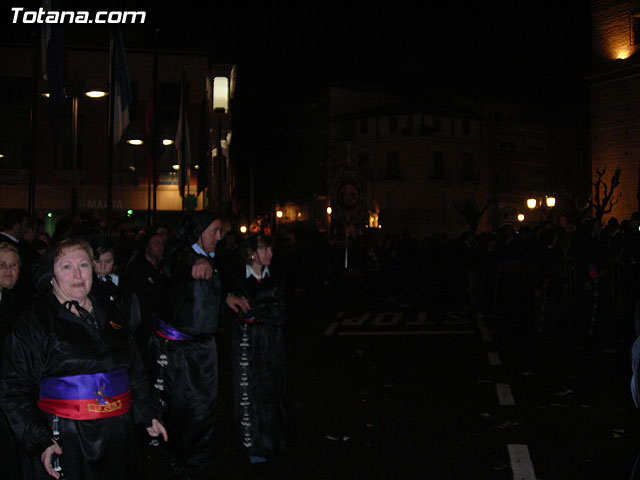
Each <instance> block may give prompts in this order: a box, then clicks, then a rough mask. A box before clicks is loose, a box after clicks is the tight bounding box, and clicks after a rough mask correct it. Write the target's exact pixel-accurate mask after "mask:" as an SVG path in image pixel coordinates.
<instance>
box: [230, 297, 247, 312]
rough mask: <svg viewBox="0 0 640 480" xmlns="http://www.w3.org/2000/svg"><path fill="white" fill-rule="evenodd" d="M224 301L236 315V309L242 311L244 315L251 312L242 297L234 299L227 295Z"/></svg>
mask: <svg viewBox="0 0 640 480" xmlns="http://www.w3.org/2000/svg"><path fill="white" fill-rule="evenodd" d="M225 301H226V303H227V306H228V307H229V308H230V309H231V310H233V311H234V312H236V313H237V312H238V309H240V310H242V311H243V312H244V313H247V311H249V310H251V306H250V305H249V301H248V300H247V299H246V298H244V297H236V296H235V295H231V294H229V295H227V299H226V300H225Z"/></svg>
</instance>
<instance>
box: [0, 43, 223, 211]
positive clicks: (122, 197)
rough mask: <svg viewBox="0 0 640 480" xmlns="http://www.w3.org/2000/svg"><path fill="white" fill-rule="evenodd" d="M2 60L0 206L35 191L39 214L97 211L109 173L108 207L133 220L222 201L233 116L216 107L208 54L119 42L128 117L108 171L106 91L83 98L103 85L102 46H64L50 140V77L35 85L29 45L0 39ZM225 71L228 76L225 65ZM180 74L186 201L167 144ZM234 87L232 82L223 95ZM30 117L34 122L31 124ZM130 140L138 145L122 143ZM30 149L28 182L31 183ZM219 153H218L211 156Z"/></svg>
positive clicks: (24, 203)
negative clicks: (152, 150) (155, 144)
mask: <svg viewBox="0 0 640 480" xmlns="http://www.w3.org/2000/svg"><path fill="white" fill-rule="evenodd" d="M154 53H155V55H154ZM0 57H1V58H2V62H1V64H0V65H1V66H0V91H2V92H3V95H2V99H0V102H1V103H2V107H1V108H0V122H1V125H2V131H1V132H0V209H7V208H21V209H27V208H28V207H29V206H30V195H33V207H34V209H35V212H36V213H38V214H39V215H40V216H47V214H51V215H52V216H53V217H55V216H67V215H70V214H72V213H74V212H75V213H79V214H80V215H93V216H104V215H106V212H107V206H108V192H107V189H108V187H107V185H108V175H111V184H112V187H111V205H112V211H113V214H114V215H115V216H116V217H122V216H125V215H126V214H127V212H129V215H131V214H132V213H133V215H134V216H135V217H136V221H137V222H138V223H145V222H146V221H149V220H150V217H151V216H152V215H153V216H155V215H158V216H159V217H161V218H165V217H167V216H168V215H169V216H170V214H172V213H176V214H177V213H179V212H181V211H183V210H184V209H191V208H202V207H203V206H205V205H211V203H212V202H214V203H215V207H216V208H217V209H218V210H224V209H229V208H230V203H231V191H232V189H233V184H234V177H233V171H232V165H231V163H230V162H229V151H230V138H231V135H230V134H231V114H230V110H229V109H228V108H227V109H226V110H220V109H217V110H215V111H214V107H213V94H214V92H213V77H214V76H215V75H219V74H220V73H219V72H218V73H216V72H215V71H214V70H215V68H218V70H220V66H216V67H213V66H212V65H211V63H210V59H209V54H208V53H207V52H172V51H161V52H154V51H153V50H149V49H146V50H142V49H133V48H132V49H126V60H127V66H128V73H129V78H130V84H131V90H132V103H131V104H130V106H129V115H130V123H129V125H128V127H127V128H126V130H125V131H124V133H123V137H122V139H121V140H120V141H119V142H118V143H117V144H116V145H115V146H114V149H113V157H112V159H113V160H112V167H111V172H109V168H108V165H109V162H108V148H107V147H108V135H107V132H108V99H107V98H108V97H102V98H90V97H88V96H86V95H85V93H86V92H87V91H90V90H100V91H108V87H109V51H108V49H100V48H73V47H68V48H67V49H66V62H67V75H68V81H67V90H66V95H67V98H66V99H65V100H64V103H63V108H62V114H61V116H60V117H59V118H58V119H57V120H53V122H55V123H56V124H57V125H56V126H57V130H58V141H57V142H56V141H54V138H55V137H54V134H53V130H52V117H51V115H50V113H51V112H50V98H47V96H46V95H44V94H45V92H47V88H48V83H47V82H46V81H45V80H44V79H42V77H41V76H40V75H37V76H35V78H37V81H36V82H35V85H34V81H33V78H34V74H33V72H34V68H38V67H39V65H38V67H36V66H35V65H37V60H36V62H34V52H33V49H32V46H31V45H1V46H0ZM154 59H155V61H157V63H156V64H155V68H154ZM154 70H155V72H156V74H155V75H154ZM225 71H226V72H227V75H228V76H229V77H230V79H229V80H230V82H232V81H233V78H232V69H231V67H230V66H229V67H227V68H226V70H225ZM183 75H184V78H185V79H186V92H187V94H186V98H187V99H188V100H187V107H186V112H187V116H188V123H189V138H190V154H191V168H190V169H189V172H188V174H187V175H186V178H187V179H188V180H187V182H186V186H185V193H184V199H183V196H182V195H181V194H180V189H179V179H180V172H179V169H178V164H179V161H178V151H177V149H176V146H175V144H173V143H172V142H173V141H174V140H175V137H176V132H177V127H178V119H179V113H180V98H181V83H182V80H183ZM154 88H155V93H156V103H155V105H156V111H155V114H156V117H155V118H158V119H159V121H158V125H159V128H158V130H157V135H156V137H157V138H158V139H159V140H160V139H161V140H163V141H164V144H163V145H162V146H161V147H160V148H159V150H158V153H157V174H156V176H155V177H156V182H155V185H154V181H153V178H154V175H153V169H152V168H151V161H150V156H149V148H148V146H149V144H150V139H151V132H150V126H149V125H150V118H152V116H151V113H152V108H151V107H152V105H153V92H154ZM232 88H233V84H232V83H231V84H230V86H229V91H230V92H232ZM74 104H75V105H76V106H77V108H76V109H74V108H73V107H74ZM32 115H33V117H32ZM31 118H34V119H35V124H34V126H33V129H32V126H31V123H30V121H31ZM75 132H77V134H75ZM135 139H137V140H142V142H143V143H142V144H138V145H135V144H132V143H129V141H130V140H135ZM159 140H158V141H159ZM138 143H139V142H138ZM32 146H33V147H35V150H34V151H33V156H34V158H35V169H34V170H33V173H34V178H35V186H34V187H35V188H32V189H31V190H30V187H29V177H30V169H29V167H30V165H31V150H30V149H31V148H32ZM74 150H75V152H76V154H75V155H74ZM218 151H221V152H222V154H221V155H218V154H217V152H218ZM74 159H75V160H74ZM203 173H204V175H205V177H204V178H202V175H203ZM199 176H200V182H199V181H198V178H199ZM199 184H200V188H198V185H199ZM211 185H213V186H214V188H211ZM214 189H215V192H214V191H213V190H214ZM30 192H31V193H30ZM220 207H222V208H220ZM151 212H153V214H152V213H151Z"/></svg>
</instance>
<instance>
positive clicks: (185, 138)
mask: <svg viewBox="0 0 640 480" xmlns="http://www.w3.org/2000/svg"><path fill="white" fill-rule="evenodd" d="M186 78H187V73H186V71H184V70H183V72H182V85H181V87H180V116H179V117H178V130H177V131H176V140H175V147H176V149H177V150H178V165H179V166H180V170H179V171H180V184H179V189H180V196H181V197H182V198H184V187H185V185H186V184H187V179H188V172H189V169H190V168H191V143H190V142H189V114H188V109H189V101H188V99H187V92H186V83H187V82H186Z"/></svg>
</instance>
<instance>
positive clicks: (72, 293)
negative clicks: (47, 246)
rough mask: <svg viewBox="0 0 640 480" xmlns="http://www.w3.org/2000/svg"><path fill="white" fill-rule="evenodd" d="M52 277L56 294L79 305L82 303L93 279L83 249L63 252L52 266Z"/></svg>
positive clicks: (87, 256)
mask: <svg viewBox="0 0 640 480" xmlns="http://www.w3.org/2000/svg"><path fill="white" fill-rule="evenodd" d="M53 276H54V281H55V282H57V284H58V287H57V289H58V291H59V292H56V293H61V294H62V296H63V297H65V298H68V299H71V300H75V301H77V302H79V303H80V302H82V301H84V300H85V299H86V298H87V295H88V294H89V292H90V291H91V282H92V279H93V271H92V269H91V259H90V258H89V254H88V253H87V252H86V251H85V250H83V249H75V250H71V251H69V252H65V253H64V254H63V255H62V256H61V257H60V258H59V259H58V260H57V261H56V262H55V264H54V265H53ZM54 289H55V286H54ZM58 298H60V296H59V295H58Z"/></svg>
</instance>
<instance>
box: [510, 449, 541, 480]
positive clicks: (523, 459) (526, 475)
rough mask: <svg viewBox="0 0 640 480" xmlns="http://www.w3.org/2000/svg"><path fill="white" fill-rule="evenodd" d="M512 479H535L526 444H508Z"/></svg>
mask: <svg viewBox="0 0 640 480" xmlns="http://www.w3.org/2000/svg"><path fill="white" fill-rule="evenodd" d="M507 448H508V450H509V458H510V460H511V470H512V471H513V480H536V472H535V471H534V470H533V463H531V456H530V455H529V447H528V446H527V445H508V446H507Z"/></svg>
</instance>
